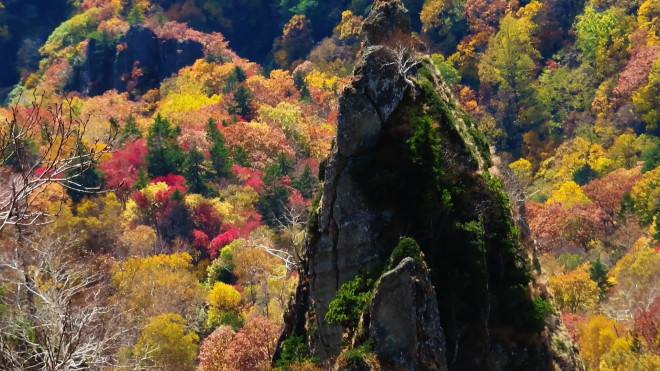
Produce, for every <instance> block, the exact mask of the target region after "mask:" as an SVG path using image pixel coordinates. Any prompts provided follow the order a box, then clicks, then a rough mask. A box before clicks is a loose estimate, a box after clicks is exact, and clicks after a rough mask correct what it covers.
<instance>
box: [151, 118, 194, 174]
mask: <svg viewBox="0 0 660 371" xmlns="http://www.w3.org/2000/svg"><path fill="white" fill-rule="evenodd" d="M179 131H180V130H179V128H178V127H172V126H171V124H170V122H169V121H168V120H167V119H165V118H164V117H162V116H161V115H160V114H158V116H156V119H155V120H154V124H153V125H152V126H151V127H150V128H149V135H148V136H147V156H146V161H147V172H148V173H149V176H150V177H152V178H155V177H157V176H165V175H167V174H181V165H183V161H184V157H185V156H184V154H183V151H182V150H181V147H179V144H178V143H177V137H178V136H179Z"/></svg>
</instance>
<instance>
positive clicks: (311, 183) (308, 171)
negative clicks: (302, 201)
mask: <svg viewBox="0 0 660 371" xmlns="http://www.w3.org/2000/svg"><path fill="white" fill-rule="evenodd" d="M318 184H319V181H318V179H317V178H316V177H315V176H314V173H313V172H312V167H311V166H309V164H308V165H305V169H304V170H303V172H302V173H301V174H300V176H299V177H297V178H295V179H293V180H292V181H291V186H292V187H293V188H295V189H297V190H298V191H299V192H300V194H301V195H302V196H303V197H304V198H312V197H313V196H314V191H316V189H317V188H318Z"/></svg>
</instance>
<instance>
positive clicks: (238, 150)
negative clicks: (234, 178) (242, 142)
mask: <svg viewBox="0 0 660 371" xmlns="http://www.w3.org/2000/svg"><path fill="white" fill-rule="evenodd" d="M232 158H233V160H234V163H236V164H238V165H241V166H243V167H250V159H249V158H248V155H247V152H245V148H243V146H235V147H232Z"/></svg>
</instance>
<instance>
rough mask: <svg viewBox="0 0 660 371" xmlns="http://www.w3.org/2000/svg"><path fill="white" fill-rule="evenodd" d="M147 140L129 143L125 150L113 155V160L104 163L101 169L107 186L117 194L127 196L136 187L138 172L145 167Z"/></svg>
mask: <svg viewBox="0 0 660 371" xmlns="http://www.w3.org/2000/svg"><path fill="white" fill-rule="evenodd" d="M145 142H146V141H145V139H138V140H136V141H135V142H131V143H128V144H126V145H125V146H124V148H121V149H118V150H116V151H115V152H113V153H112V158H110V159H109V160H108V161H106V162H103V163H102V164H101V165H100V166H99V169H100V170H101V171H102V172H103V173H104V178H105V180H106V184H107V186H108V188H110V189H116V190H117V191H116V192H117V193H118V194H120V196H121V194H126V193H127V192H129V191H130V190H131V189H133V187H134V186H135V182H136V180H137V177H138V172H139V170H140V168H141V167H142V166H144V156H145V155H146V154H147V147H146V145H145Z"/></svg>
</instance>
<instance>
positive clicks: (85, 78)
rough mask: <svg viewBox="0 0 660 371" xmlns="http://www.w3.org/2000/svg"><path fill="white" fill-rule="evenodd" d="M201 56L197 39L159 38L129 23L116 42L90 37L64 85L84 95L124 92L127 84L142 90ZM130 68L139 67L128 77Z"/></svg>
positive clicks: (130, 71) (202, 51)
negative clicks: (114, 90)
mask: <svg viewBox="0 0 660 371" xmlns="http://www.w3.org/2000/svg"><path fill="white" fill-rule="evenodd" d="M203 57H204V50H203V46H202V44H201V43H199V42H196V41H192V40H178V39H159V38H157V37H156V34H155V33H154V32H153V31H152V30H151V29H149V28H147V27H143V26H131V28H130V29H129V30H128V32H127V33H126V34H125V35H124V36H122V37H121V38H120V39H119V40H118V41H117V43H108V42H104V41H99V40H96V39H91V40H90V41H89V44H88V46H87V53H86V60H85V62H84V63H83V64H82V65H81V66H79V67H77V68H76V69H75V71H74V78H73V81H71V82H70V84H69V85H70V86H69V87H68V88H69V89H72V90H78V91H79V92H81V93H83V94H85V95H88V96H95V95H100V94H103V93H104V92H106V91H107V90H110V89H116V90H117V91H118V92H125V91H127V90H128V89H129V87H130V88H131V89H134V90H136V91H138V92H144V91H146V90H149V89H153V88H156V87H158V86H159V84H160V82H161V81H162V80H164V79H166V78H168V77H171V76H172V74H174V73H177V72H178V71H179V69H181V68H183V67H186V66H190V65H192V64H193V63H194V62H195V61H196V60H197V59H199V58H203ZM134 68H137V69H139V70H140V74H139V75H137V76H132V73H133V70H134ZM132 80H134V81H132ZM131 84H132V85H131Z"/></svg>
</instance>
